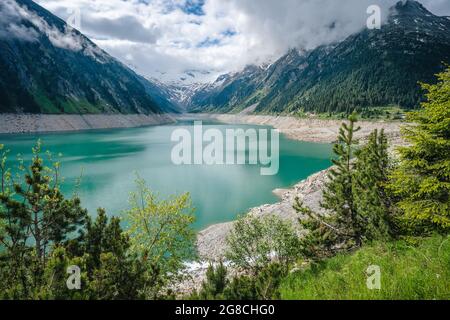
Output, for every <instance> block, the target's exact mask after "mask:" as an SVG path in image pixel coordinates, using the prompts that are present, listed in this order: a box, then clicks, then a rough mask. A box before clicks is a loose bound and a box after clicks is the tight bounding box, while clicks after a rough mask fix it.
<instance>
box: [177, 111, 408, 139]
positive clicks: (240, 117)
mask: <svg viewBox="0 0 450 320" xmlns="http://www.w3.org/2000/svg"><path fill="white" fill-rule="evenodd" d="M174 117H175V118H176V119H177V120H204V121H207V120H212V121H218V122H223V123H228V124H254V125H266V126H271V127H274V128H275V129H278V130H280V132H281V133H283V134H284V135H285V136H286V137H288V138H290V139H293V140H300V141H306V142H319V143H333V142H335V141H336V137H337V136H338V133H339V128H340V127H341V124H342V122H344V120H322V119H302V118H294V117H289V116H265V115H249V114H208V113H198V114H183V115H175V116H174ZM358 124H359V125H360V126H361V130H360V131H359V132H357V133H356V137H357V138H365V137H367V136H368V135H369V134H370V133H371V132H372V131H373V130H375V129H384V132H385V134H386V135H387V136H388V138H389V139H390V140H391V141H392V142H393V144H397V143H399V142H400V126H401V125H402V123H400V122H392V121H359V122H358Z"/></svg>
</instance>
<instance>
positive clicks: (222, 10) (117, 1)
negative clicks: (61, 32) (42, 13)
mask: <svg viewBox="0 0 450 320" xmlns="http://www.w3.org/2000/svg"><path fill="white" fill-rule="evenodd" d="M36 2H38V3H39V4H41V5H43V6H44V7H46V8H47V9H49V10H50V11H52V12H53V13H55V14H57V15H58V16H60V17H62V18H64V19H66V18H67V17H68V15H69V13H68V12H69V11H70V10H68V9H75V8H77V9H80V12H81V20H82V24H81V25H82V27H81V31H82V32H83V33H86V34H87V35H88V36H89V37H91V38H92V39H93V40H94V42H96V43H97V44H99V45H100V46H101V47H102V48H104V49H105V50H106V51H108V52H109V53H111V54H112V55H113V56H116V57H117V58H119V59H120V60H122V61H123V62H125V63H127V64H129V65H132V66H134V67H135V68H136V69H137V71H138V72H140V73H142V74H144V75H146V76H149V77H156V78H158V79H160V80H165V81H169V80H179V79H180V78H187V79H190V81H194V82H195V81H210V80H213V79H214V78H215V77H216V76H217V75H218V74H220V73H225V72H230V71H236V70H239V69H241V68H243V67H244V66H245V65H247V64H262V63H265V62H268V61H273V60H275V59H277V58H278V57H280V56H281V55H282V54H284V53H285V52H286V51H287V50H288V49H289V48H293V47H296V48H300V49H306V50H308V49H313V48H315V47H317V46H319V45H322V44H328V43H332V42H335V41H339V40H342V39H345V38H346V37H347V36H349V35H351V34H352V33H355V32H358V31H359V30H361V29H362V28H364V26H365V24H366V20H367V18H368V14H367V13H366V10H367V8H368V6H369V5H373V4H376V5H379V6H380V7H381V9H382V16H383V17H384V18H386V17H387V14H388V9H389V8H390V7H391V6H392V5H394V4H395V3H396V2H397V0H206V1H194V2H193V1H190V0H152V1H142V0H95V1H91V0H36ZM421 2H422V3H423V4H424V6H425V7H426V8H428V9H429V10H430V11H431V12H433V13H434V14H437V15H450V1H448V0H422V1H421ZM187 70H199V72H197V73H195V75H196V77H195V78H192V77H190V76H186V75H185V73H186V71H187ZM206 71H209V72H206Z"/></svg>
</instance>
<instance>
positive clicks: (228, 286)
mask: <svg viewBox="0 0 450 320" xmlns="http://www.w3.org/2000/svg"><path fill="white" fill-rule="evenodd" d="M227 275H228V273H227V269H226V267H224V265H223V264H222V263H221V264H219V265H218V266H217V267H216V268H214V267H213V266H210V267H209V268H208V271H207V274H206V281H205V282H203V284H202V289H201V290H200V292H199V293H198V294H197V293H194V294H192V295H191V297H190V298H191V299H193V300H198V299H201V300H223V299H225V300H273V299H279V298H280V291H279V287H280V284H281V281H282V279H283V278H284V277H285V276H286V275H287V271H286V268H285V266H283V265H280V264H278V263H271V264H269V265H267V266H266V267H264V268H263V269H261V272H259V273H258V274H257V275H253V276H249V275H240V276H236V277H234V278H233V279H232V280H231V281H229V280H228V278H227Z"/></svg>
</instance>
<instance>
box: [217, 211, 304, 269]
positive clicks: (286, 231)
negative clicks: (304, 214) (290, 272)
mask: <svg viewBox="0 0 450 320" xmlns="http://www.w3.org/2000/svg"><path fill="white" fill-rule="evenodd" d="M227 244H228V251H227V253H226V257H227V259H229V260H230V261H231V262H232V263H233V264H234V265H235V266H236V267H237V268H239V269H240V270H242V271H245V272H247V273H250V274H252V275H256V274H258V273H259V272H260V271H261V270H262V269H264V268H266V267H267V266H268V265H269V264H270V263H271V262H273V261H277V262H278V263H280V264H281V265H282V266H283V267H284V268H285V269H287V268H289V266H290V265H291V264H292V263H293V262H295V261H296V260H297V259H298V257H299V254H300V242H299V238H298V235H297V234H296V232H295V230H294V229H293V227H292V224H291V223H289V222H286V221H283V220H281V219H280V218H277V217H276V216H264V217H256V216H252V215H247V216H244V217H241V218H240V219H239V220H238V221H236V223H235V224H234V228H233V230H232V231H231V232H230V234H229V236H228V238H227Z"/></svg>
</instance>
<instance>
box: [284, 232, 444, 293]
mask: <svg viewBox="0 0 450 320" xmlns="http://www.w3.org/2000/svg"><path fill="white" fill-rule="evenodd" d="M370 265H378V266H380V267H381V290H369V289H367V285H366V280H367V275H366V270H367V268H368V266H370ZM281 293H282V298H283V299H288V300H290V299H300V300H303V299H326V300H328V299H333V300H334V299H339V300H341V299H344V300H345V299H350V300H352V299H363V300H365V299H408V300H409V299H450V236H447V237H441V236H434V237H432V238H428V239H423V240H421V241H419V242H418V244H417V245H412V244H409V243H407V242H405V241H398V242H394V243H386V244H374V245H371V246H367V247H365V248H362V249H361V250H359V251H357V252H355V253H354V254H351V255H340V256H337V257H334V258H332V259H329V260H327V261H326V262H324V263H323V264H321V265H319V266H317V267H313V268H308V269H307V270H305V271H299V272H296V273H293V274H291V275H290V276H289V277H288V278H287V279H285V280H284V282H283V284H282V286H281Z"/></svg>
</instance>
